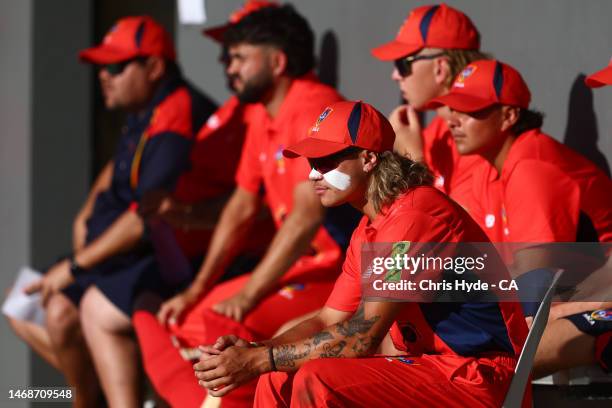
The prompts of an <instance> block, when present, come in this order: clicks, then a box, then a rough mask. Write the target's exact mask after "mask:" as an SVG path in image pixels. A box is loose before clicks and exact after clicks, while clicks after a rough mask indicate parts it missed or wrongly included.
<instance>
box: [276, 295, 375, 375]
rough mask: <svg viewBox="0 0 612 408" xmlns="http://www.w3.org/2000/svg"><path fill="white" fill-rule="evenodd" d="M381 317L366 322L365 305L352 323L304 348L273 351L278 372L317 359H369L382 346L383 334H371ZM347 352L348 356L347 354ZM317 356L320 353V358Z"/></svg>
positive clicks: (318, 335) (322, 334)
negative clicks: (280, 369) (279, 369)
mask: <svg viewBox="0 0 612 408" xmlns="http://www.w3.org/2000/svg"><path fill="white" fill-rule="evenodd" d="M380 319H381V316H380V315H375V316H372V317H370V318H368V319H366V318H365V311H364V305H363V303H362V304H361V305H360V307H359V308H358V310H357V311H356V312H355V314H354V315H353V316H352V317H351V318H350V319H349V320H348V321H344V322H340V323H337V324H335V325H334V326H332V327H329V328H328V329H326V330H324V331H321V332H319V333H316V334H314V335H313V336H312V337H310V338H308V339H304V342H303V343H301V344H296V343H294V344H283V345H278V346H275V347H274V348H273V349H272V355H273V358H274V364H275V365H276V367H278V368H289V369H290V370H288V371H292V370H291V369H295V368H297V367H299V366H300V365H301V363H302V360H310V359H313V358H342V357H362V356H366V355H369V354H370V353H371V352H372V351H373V350H374V349H375V348H376V347H377V346H378V344H379V343H380V341H381V340H382V337H381V335H380V334H376V333H370V331H371V329H372V327H373V326H374V325H375V324H376V322H377V321H379V320H380ZM345 350H347V351H348V352H347V353H346V354H343V351H345ZM316 353H320V354H319V355H318V356H317V354H316Z"/></svg>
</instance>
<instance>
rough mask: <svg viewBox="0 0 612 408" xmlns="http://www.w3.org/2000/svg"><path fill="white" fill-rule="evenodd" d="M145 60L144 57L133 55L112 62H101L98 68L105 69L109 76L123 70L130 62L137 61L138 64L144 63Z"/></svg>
mask: <svg viewBox="0 0 612 408" xmlns="http://www.w3.org/2000/svg"><path fill="white" fill-rule="evenodd" d="M146 60H147V58H146V57H135V58H130V59H128V60H125V61H121V62H115V63H113V64H103V65H102V66H101V67H100V69H104V70H106V72H108V73H109V74H110V76H115V75H119V74H121V73H122V72H123V70H124V69H125V68H126V67H127V66H128V65H130V64H131V63H132V62H138V63H139V64H142V63H144V62H145V61H146Z"/></svg>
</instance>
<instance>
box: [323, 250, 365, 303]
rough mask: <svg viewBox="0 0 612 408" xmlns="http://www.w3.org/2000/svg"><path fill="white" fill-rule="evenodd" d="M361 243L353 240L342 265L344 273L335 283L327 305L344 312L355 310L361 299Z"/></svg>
mask: <svg viewBox="0 0 612 408" xmlns="http://www.w3.org/2000/svg"><path fill="white" fill-rule="evenodd" d="M358 246H359V247H361V244H357V242H356V241H355V240H351V244H350V245H349V247H348V249H347V251H346V258H345V260H344V263H343V265H342V273H341V274H340V276H339V277H338V279H337V280H336V283H335V284H334V289H333V290H332V293H331V294H330V295H329V298H328V299H327V302H326V304H325V306H327V307H331V308H332V309H336V310H341V311H343V312H354V311H355V310H357V307H358V306H359V302H360V301H361V273H360V270H359V269H360V267H359V265H360V252H361V251H360V249H361V248H356V247H358Z"/></svg>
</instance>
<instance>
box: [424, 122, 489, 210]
mask: <svg viewBox="0 0 612 408" xmlns="http://www.w3.org/2000/svg"><path fill="white" fill-rule="evenodd" d="M423 155H424V158H425V163H427V165H428V166H429V168H430V169H431V171H432V172H433V173H434V176H435V186H436V187H437V188H439V189H440V190H441V191H444V192H445V193H446V194H448V195H449V196H451V198H452V199H453V200H455V201H456V202H458V203H459V204H461V205H462V206H463V207H464V208H466V209H468V203H469V201H470V200H469V197H470V195H471V192H472V171H473V169H474V168H475V167H476V166H477V165H478V164H479V163H481V162H483V161H484V159H482V158H481V157H478V156H461V155H460V154H459V153H458V152H457V147H456V145H455V141H454V140H453V135H452V134H451V132H450V130H449V129H448V125H447V123H446V121H445V120H444V119H442V118H441V117H440V116H437V115H436V117H435V118H434V119H433V120H432V121H431V123H430V124H429V126H427V127H426V128H425V129H424V130H423Z"/></svg>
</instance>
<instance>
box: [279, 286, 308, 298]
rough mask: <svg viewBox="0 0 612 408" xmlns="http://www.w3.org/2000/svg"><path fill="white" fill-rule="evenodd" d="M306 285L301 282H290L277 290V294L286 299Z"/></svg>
mask: <svg viewBox="0 0 612 408" xmlns="http://www.w3.org/2000/svg"><path fill="white" fill-rule="evenodd" d="M305 287H306V286H305V285H304V284H303V283H292V284H291V285H287V286H285V287H284V288H282V289H281V290H279V291H278V294H279V295H281V296H282V297H284V298H286V299H289V300H291V299H293V297H294V296H295V292H299V291H302V290H304V288H305Z"/></svg>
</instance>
